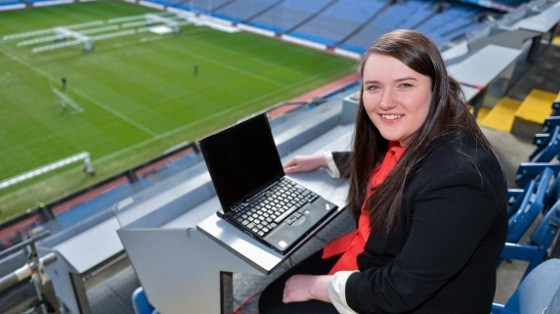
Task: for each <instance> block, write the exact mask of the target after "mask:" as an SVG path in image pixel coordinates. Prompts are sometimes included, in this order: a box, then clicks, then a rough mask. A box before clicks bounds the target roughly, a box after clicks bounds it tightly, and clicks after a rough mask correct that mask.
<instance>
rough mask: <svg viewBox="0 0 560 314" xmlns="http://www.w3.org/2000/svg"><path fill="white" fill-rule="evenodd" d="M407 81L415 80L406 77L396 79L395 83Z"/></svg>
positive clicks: (414, 79)
mask: <svg viewBox="0 0 560 314" xmlns="http://www.w3.org/2000/svg"><path fill="white" fill-rule="evenodd" d="M409 80H412V81H417V79H416V78H414V77H412V76H406V77H403V78H399V79H396V80H395V82H402V81H409Z"/></svg>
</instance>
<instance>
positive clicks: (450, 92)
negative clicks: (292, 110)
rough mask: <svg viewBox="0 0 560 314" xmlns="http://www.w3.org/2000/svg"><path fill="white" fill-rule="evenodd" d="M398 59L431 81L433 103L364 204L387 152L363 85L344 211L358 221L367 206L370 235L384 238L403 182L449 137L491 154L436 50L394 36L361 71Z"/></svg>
mask: <svg viewBox="0 0 560 314" xmlns="http://www.w3.org/2000/svg"><path fill="white" fill-rule="evenodd" d="M373 54H378V55H384V56H389V57H393V58H396V59H397V60H399V61H401V62H402V63H404V64H405V65H406V66H408V67H409V68H411V69H412V70H414V71H416V72H418V73H420V74H423V75H426V76H428V77H430V78H431V81H432V98H431V104H430V109H429V112H428V116H427V118H426V121H425V122H424V123H423V125H422V126H421V127H420V129H419V130H418V131H417V132H416V134H414V136H413V137H412V138H411V141H410V143H409V145H408V147H407V149H406V151H405V153H404V154H403V156H402V157H401V159H400V160H399V162H398V163H397V165H396V166H395V168H393V170H392V171H391V173H390V174H389V176H388V177H387V178H386V179H385V181H384V182H383V183H381V184H380V185H379V186H377V187H376V188H375V191H374V194H373V195H372V196H371V197H369V198H368V199H366V196H367V191H368V183H369V180H370V176H371V174H372V172H373V169H375V167H377V166H378V165H379V164H380V162H381V160H382V159H383V157H384V156H385V153H386V152H387V150H388V146H389V143H388V141H387V140H386V139H384V138H383V137H382V136H381V134H380V132H379V130H378V129H377V128H376V127H375V126H374V124H373V123H372V122H371V120H370V118H369V116H368V115H367V112H366V110H365V109H364V103H363V85H362V88H361V89H362V90H361V95H360V103H359V108H358V114H357V118H356V128H355V131H354V132H355V133H354V134H355V135H354V144H353V145H354V149H353V151H352V153H351V154H350V159H349V161H348V162H349V165H348V166H349V167H348V170H349V172H350V173H349V175H350V190H349V194H348V205H349V207H350V209H351V210H352V212H353V213H354V215H355V216H356V217H357V216H358V215H359V213H360V210H361V207H362V205H364V204H365V206H366V209H367V211H368V213H369V216H370V220H371V230H372V232H380V231H384V232H386V233H388V232H389V231H390V230H392V228H393V227H394V225H395V223H396V221H397V219H398V213H399V210H400V207H401V202H402V196H403V189H404V186H405V182H406V179H407V176H409V175H410V174H411V172H412V171H415V170H417V169H418V168H417V166H418V165H420V163H421V162H422V160H423V159H424V158H425V157H426V156H427V155H429V154H430V152H432V151H433V149H434V148H435V147H437V146H438V145H441V144H443V143H444V140H445V138H447V137H448V136H450V135H451V136H467V137H471V138H473V139H474V140H475V141H477V142H478V143H480V145H481V146H482V147H483V148H485V149H487V150H488V151H489V152H490V153H491V154H493V151H492V148H491V146H490V144H489V142H488V140H487V139H486V137H485V136H484V135H483V134H482V131H481V130H480V128H479V127H478V125H477V124H476V121H475V119H474V117H473V116H472V115H471V114H470V113H469V112H468V107H467V105H466V103H465V102H464V101H463V100H462V99H461V97H460V92H461V91H460V87H459V84H458V83H457V81H455V80H454V79H453V78H451V77H450V76H449V75H448V73H447V69H446V67H445V63H444V62H443V59H442V57H441V54H440V52H439V50H438V48H437V47H436V46H435V44H434V43H433V42H432V41H431V40H430V39H428V38H427V37H426V36H424V35H422V34H420V33H418V32H416V31H411V30H396V31H392V32H390V33H387V34H385V35H383V36H382V37H380V38H379V39H378V40H377V41H376V42H375V43H374V44H373V45H372V46H371V47H369V49H368V50H367V52H366V53H365V54H364V56H363V58H362V61H361V65H360V71H361V74H362V76H363V72H364V65H365V63H366V61H367V60H368V58H369V57H370V56H371V55H373Z"/></svg>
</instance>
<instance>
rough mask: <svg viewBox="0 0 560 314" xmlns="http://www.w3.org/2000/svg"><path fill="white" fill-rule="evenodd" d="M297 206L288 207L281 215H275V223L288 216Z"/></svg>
mask: <svg viewBox="0 0 560 314" xmlns="http://www.w3.org/2000/svg"><path fill="white" fill-rule="evenodd" d="M297 209H298V208H297V207H296V206H292V207H290V209H288V210H287V211H285V212H284V213H282V215H280V216H278V217H276V219H274V222H275V223H280V222H281V221H282V220H284V219H285V218H286V217H288V216H289V215H290V214H291V213H293V212H294V211H296V210H297Z"/></svg>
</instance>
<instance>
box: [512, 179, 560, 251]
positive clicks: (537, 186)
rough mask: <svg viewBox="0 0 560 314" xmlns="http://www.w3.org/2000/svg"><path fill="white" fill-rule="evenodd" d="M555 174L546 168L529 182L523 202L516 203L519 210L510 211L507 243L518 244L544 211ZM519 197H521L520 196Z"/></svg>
mask: <svg viewBox="0 0 560 314" xmlns="http://www.w3.org/2000/svg"><path fill="white" fill-rule="evenodd" d="M554 174H555V172H554V171H553V170H552V169H549V168H545V169H544V170H543V171H542V173H541V174H540V175H539V176H538V177H537V178H536V179H533V180H531V181H530V182H529V184H528V185H527V186H526V188H525V191H524V193H523V200H522V201H521V202H519V201H516V202H515V204H519V205H518V206H519V207H517V208H515V207H514V208H510V209H508V214H509V215H510V218H509V222H508V226H509V228H508V235H507V239H506V241H507V242H511V243H517V242H519V240H520V239H521V237H522V236H523V235H524V234H525V233H526V232H527V230H528V229H529V227H530V226H531V224H532V223H533V221H535V219H536V218H537V216H538V215H539V213H540V212H541V211H542V210H543V207H544V204H545V201H546V200H545V197H546V195H547V191H548V187H549V185H550V182H551V180H552V178H553V176H554ZM518 197H519V196H518Z"/></svg>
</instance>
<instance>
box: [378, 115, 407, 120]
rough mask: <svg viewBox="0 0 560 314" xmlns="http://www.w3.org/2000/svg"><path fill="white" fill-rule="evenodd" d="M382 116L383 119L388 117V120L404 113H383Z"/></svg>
mask: <svg viewBox="0 0 560 314" xmlns="http://www.w3.org/2000/svg"><path fill="white" fill-rule="evenodd" d="M381 116H382V117H383V119H387V120H395V119H398V118H400V117H402V115H400V114H383V115H381Z"/></svg>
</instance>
